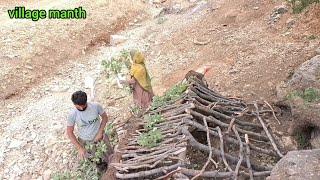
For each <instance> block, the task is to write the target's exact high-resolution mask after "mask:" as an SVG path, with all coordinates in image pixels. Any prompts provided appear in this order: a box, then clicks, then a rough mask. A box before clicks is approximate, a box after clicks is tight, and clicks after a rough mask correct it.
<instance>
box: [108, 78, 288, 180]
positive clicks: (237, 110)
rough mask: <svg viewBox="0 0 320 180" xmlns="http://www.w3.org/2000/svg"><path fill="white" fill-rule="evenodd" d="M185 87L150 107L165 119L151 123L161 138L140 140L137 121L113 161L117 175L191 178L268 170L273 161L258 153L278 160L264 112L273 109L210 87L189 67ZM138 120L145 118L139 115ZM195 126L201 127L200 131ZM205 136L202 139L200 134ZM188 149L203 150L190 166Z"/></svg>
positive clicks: (256, 173) (253, 174)
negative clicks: (151, 142) (197, 164)
mask: <svg viewBox="0 0 320 180" xmlns="http://www.w3.org/2000/svg"><path fill="white" fill-rule="evenodd" d="M185 81H186V82H187V83H188V88H187V90H186V91H185V92H184V93H183V94H182V95H181V97H180V98H179V99H177V100H175V102H173V103H171V104H166V105H164V106H162V107H159V108H156V109H154V110H150V111H149V112H148V114H149V115H154V114H161V116H162V117H163V118H164V119H165V120H164V121H162V122H160V123H157V124H155V125H154V128H156V129H157V130H160V132H161V134H162V140H161V142H160V143H158V145H157V146H155V147H142V146H140V145H139V143H138V141H139V136H140V134H141V133H144V132H146V131H147V129H146V128H145V127H143V126H141V128H140V129H138V130H137V131H136V133H135V134H132V136H131V139H129V143H128V144H127V146H126V147H124V148H122V149H121V154H122V157H121V161H120V162H119V163H113V164H112V166H113V167H115V168H116V170H117V173H116V177H117V178H119V179H170V178H173V179H196V178H198V177H199V178H208V179H212V178H232V179H238V178H239V177H245V178H250V179H254V178H255V177H266V176H269V174H270V171H271V169H272V164H268V163H262V162H260V161H259V158H263V157H268V158H269V159H270V158H271V159H274V160H275V161H278V160H279V159H280V158H281V157H283V154H282V153H281V152H280V150H279V149H278V145H277V143H276V142H275V140H274V137H273V134H272V133H271V131H270V130H269V129H268V127H267V125H266V124H265V122H264V120H263V119H264V117H267V116H271V115H272V114H274V112H273V110H272V108H271V109H268V110H266V109H262V108H261V107H262V105H261V104H258V103H245V102H243V101H242V100H240V99H236V98H227V97H224V96H222V95H220V94H219V93H217V92H215V91H213V90H211V89H209V88H208V87H207V85H206V83H205V81H204V80H203V76H202V75H201V74H197V73H195V72H192V73H191V74H190V73H188V75H187V76H186V80H185ZM141 123H142V124H144V123H145V122H144V120H143V119H142V118H141ZM199 132H200V133H199ZM203 139H205V140H203ZM190 149H193V150H197V151H200V152H202V153H203V154H205V155H206V156H207V160H206V162H204V165H203V166H202V168H200V169H197V170H194V169H193V168H190V165H189V164H188V159H189V160H190V159H192V158H196V157H194V156H192V154H191V155H190V153H188V152H189V151H190Z"/></svg>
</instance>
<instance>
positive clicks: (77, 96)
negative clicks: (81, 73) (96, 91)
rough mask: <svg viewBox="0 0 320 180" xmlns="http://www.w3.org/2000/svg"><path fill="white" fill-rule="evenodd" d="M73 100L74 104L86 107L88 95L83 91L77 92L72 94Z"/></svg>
mask: <svg viewBox="0 0 320 180" xmlns="http://www.w3.org/2000/svg"><path fill="white" fill-rule="evenodd" d="M71 100H72V102H73V104H76V105H85V104H87V94H86V93H85V92H83V91H76V92H74V93H73V94H72V96H71Z"/></svg>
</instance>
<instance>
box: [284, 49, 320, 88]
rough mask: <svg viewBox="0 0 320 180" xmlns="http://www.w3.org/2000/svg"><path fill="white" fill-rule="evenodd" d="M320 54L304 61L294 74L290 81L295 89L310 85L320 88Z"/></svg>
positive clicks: (289, 83)
mask: <svg viewBox="0 0 320 180" xmlns="http://www.w3.org/2000/svg"><path fill="white" fill-rule="evenodd" d="M319 75H320V55H317V56H315V57H313V58H311V59H310V60H308V61H306V62H304V63H303V64H302V65H301V66H300V68H299V69H298V70H296V72H295V73H294V74H293V76H292V79H291V80H290V81H289V82H288V85H290V86H291V87H292V88H294V89H306V88H308V87H313V88H318V89H320V81H319Z"/></svg>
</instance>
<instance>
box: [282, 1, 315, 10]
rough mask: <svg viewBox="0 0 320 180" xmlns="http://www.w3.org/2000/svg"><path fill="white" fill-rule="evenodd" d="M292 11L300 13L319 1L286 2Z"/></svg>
mask: <svg viewBox="0 0 320 180" xmlns="http://www.w3.org/2000/svg"><path fill="white" fill-rule="evenodd" d="M287 1H288V2H289V3H290V4H291V6H292V9H293V13H301V12H302V11H303V10H304V9H305V8H307V7H308V6H309V5H310V4H313V3H319V2H320V0H287Z"/></svg>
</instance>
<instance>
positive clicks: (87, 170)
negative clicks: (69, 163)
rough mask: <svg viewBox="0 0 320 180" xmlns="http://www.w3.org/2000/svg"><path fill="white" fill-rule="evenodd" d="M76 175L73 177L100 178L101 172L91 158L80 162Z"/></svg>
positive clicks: (85, 179)
mask: <svg viewBox="0 0 320 180" xmlns="http://www.w3.org/2000/svg"><path fill="white" fill-rule="evenodd" d="M75 177H76V178H73V179H84V180H89V179H92V180H99V179H100V177H101V175H100V174H99V172H98V170H97V168H96V166H95V164H94V163H92V162H91V161H90V160H88V159H85V160H82V161H81V162H80V166H79V167H78V169H77V171H76V173H75Z"/></svg>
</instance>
